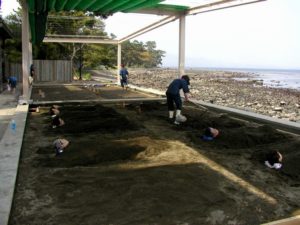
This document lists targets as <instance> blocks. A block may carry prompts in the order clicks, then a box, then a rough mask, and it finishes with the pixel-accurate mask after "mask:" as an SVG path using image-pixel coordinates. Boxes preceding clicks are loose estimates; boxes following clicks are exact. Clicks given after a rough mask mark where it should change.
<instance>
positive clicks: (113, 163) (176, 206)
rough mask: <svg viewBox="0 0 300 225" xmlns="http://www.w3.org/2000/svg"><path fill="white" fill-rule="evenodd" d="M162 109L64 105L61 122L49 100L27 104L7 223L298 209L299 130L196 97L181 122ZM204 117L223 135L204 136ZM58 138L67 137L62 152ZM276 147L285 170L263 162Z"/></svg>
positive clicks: (276, 213)
mask: <svg viewBox="0 0 300 225" xmlns="http://www.w3.org/2000/svg"><path fill="white" fill-rule="evenodd" d="M81 94H82V93H81ZM66 95H67V93H66ZM73 97H76V96H73ZM166 108H167V107H166V105H164V104H162V103H147V104H146V103H145V104H131V105H127V106H126V107H123V106H122V105H117V104H116V105H62V108H61V116H62V118H63V119H64V120H65V122H66V125H65V126H63V127H59V128H56V129H53V128H51V126H50V120H51V119H50V116H49V114H48V110H49V108H48V107H44V108H42V110H41V112H40V113H30V115H29V118H28V122H27V126H26V132H25V136H24V142H23V147H22V156H21V159H20V169H19V175H18V181H17V188H16V193H15V199H14V203H13V208H12V214H11V218H10V225H16V224H20V225H21V224H22V225H25V224H26V225H27V224H30V225H44V224H47V225H57V224H63V225H77V224H78V225H83V224H84V225H100V224H103V225H104V224H105V225H106V224H110V225H121V224H128V225H134V224H137V225H141V224H147V225H148V224H149V225H150V224H172V225H173V224H180V225H183V224H184V225H188V224H191V225H192V224H202V225H206V224H207V225H221V224H222V225H224V224H229V225H255V224H260V223H263V222H268V221H272V220H275V219H281V218H286V217H289V216H292V215H299V214H300V180H299V178H300V164H299V161H300V152H299V149H300V138H299V136H293V135H291V134H288V133H282V132H280V131H277V130H274V129H273V128H271V127H269V126H266V125H262V124H255V123H248V122H246V121H242V120H238V119H235V118H232V117H229V116H228V115H226V114H218V113H213V112H209V111H206V110H203V109H201V108H197V107H195V106H194V105H190V104H185V107H184V110H183V114H185V115H186V116H187V118H188V120H187V122H186V123H185V124H182V125H181V126H176V125H174V124H171V123H169V122H168V121H167V119H166V116H167V110H166ZM207 126H213V127H217V128H218V129H220V130H221V134H220V136H219V137H218V138H217V139H215V140H213V141H210V142H205V141H203V140H201V138H200V136H201V135H202V133H203V129H204V128H205V127H207ZM58 137H64V138H67V139H68V140H70V141H71V144H70V146H69V147H68V149H67V150H66V151H65V152H64V153H63V154H62V155H61V156H55V152H54V149H53V147H52V142H53V140H54V139H56V138H58ZM272 149H278V150H280V151H281V153H282V154H283V157H284V165H283V168H282V169H281V170H280V171H275V170H272V169H269V168H266V167H265V166H264V165H263V163H262V159H263V155H264V154H265V153H266V152H268V151H269V150H272Z"/></svg>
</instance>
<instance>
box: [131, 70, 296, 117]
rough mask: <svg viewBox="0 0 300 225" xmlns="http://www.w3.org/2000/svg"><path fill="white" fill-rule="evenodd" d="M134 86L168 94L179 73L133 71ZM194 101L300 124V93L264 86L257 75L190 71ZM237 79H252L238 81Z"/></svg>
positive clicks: (188, 72) (188, 73)
mask: <svg viewBox="0 0 300 225" xmlns="http://www.w3.org/2000/svg"><path fill="white" fill-rule="evenodd" d="M129 71H130V83H131V84H134V85H137V86H142V87H146V88H153V89H157V90H160V91H165V90H166V88H167V86H168V84H169V83H170V82H171V81H172V80H173V79H175V78H177V76H178V73H177V71H176V70H174V69H148V70H144V69H130V70H129ZM186 74H187V75H189V76H190V78H191V94H192V98H193V99H196V100H201V101H205V102H210V103H213V104H217V105H222V106H227V107H231V108H237V109H242V110H246V111H251V112H255V113H259V114H262V115H267V116H271V117H273V118H278V119H283V120H288V121H294V122H298V123H300V91H297V90H293V89H283V88H273V87H265V86H263V81H262V80H253V79H251V77H252V76H253V75H254V74H251V73H243V72H229V71H205V70H201V71H200V70H198V71H196V70H189V71H186ZM237 78H248V79H243V80H238V79H237Z"/></svg>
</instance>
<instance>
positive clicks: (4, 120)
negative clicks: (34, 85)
mask: <svg viewBox="0 0 300 225" xmlns="http://www.w3.org/2000/svg"><path fill="white" fill-rule="evenodd" d="M18 95H19V94H18V92H16V94H13V93H11V92H8V91H7V90H5V91H3V92H2V93H0V140H1V139H2V137H3V135H4V133H5V131H6V129H7V126H8V125H9V122H10V121H11V119H12V117H13V115H14V114H15V110H16V107H17V103H18Z"/></svg>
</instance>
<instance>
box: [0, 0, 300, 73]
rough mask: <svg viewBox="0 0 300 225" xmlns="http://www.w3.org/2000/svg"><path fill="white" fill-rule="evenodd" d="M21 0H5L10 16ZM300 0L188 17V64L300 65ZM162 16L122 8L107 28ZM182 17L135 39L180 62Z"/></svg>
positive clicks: (169, 62)
mask: <svg viewBox="0 0 300 225" xmlns="http://www.w3.org/2000/svg"><path fill="white" fill-rule="evenodd" d="M17 5H18V4H17V2H16V0H2V6H1V8H2V9H1V11H2V15H3V16H4V17H5V16H6V15H8V14H9V13H10V12H12V10H13V9H14V8H16V7H17ZM299 11H300V1H299V0H267V1H263V2H260V3H255V4H250V5H244V6H239V7H235V8H230V9H224V10H218V11H214V12H208V13H202V14H197V15H194V16H187V17H186V33H185V38H186V42H185V47H186V49H185V64H186V67H223V68H224V67H225V68H259V69H262V68H266V69H300V41H299V40H300V13H299ZM161 18H162V17H159V16H154V15H141V14H124V13H117V14H114V15H113V16H110V17H108V18H107V19H106V20H105V21H104V22H105V24H106V28H105V30H106V32H108V33H113V34H115V35H116V36H117V38H122V37H124V36H126V35H128V34H131V33H133V32H134V31H136V30H139V29H141V28H143V27H144V26H146V25H149V24H151V23H153V22H155V21H157V20H159V19H161ZM178 31H179V22H178V20H176V21H174V22H171V23H169V24H167V25H165V26H163V27H160V28H158V29H156V30H153V31H150V32H148V33H146V34H143V35H141V36H138V37H137V38H134V40H138V41H142V42H144V43H145V42H146V41H155V42H156V44H157V49H160V50H164V51H166V54H165V57H164V59H163V66H165V67H177V66H178V49H179V33H178Z"/></svg>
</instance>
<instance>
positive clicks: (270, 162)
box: [265, 150, 283, 170]
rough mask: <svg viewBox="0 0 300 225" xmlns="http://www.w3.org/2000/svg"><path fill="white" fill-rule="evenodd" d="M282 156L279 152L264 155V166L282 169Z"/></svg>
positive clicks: (274, 151)
mask: <svg viewBox="0 0 300 225" xmlns="http://www.w3.org/2000/svg"><path fill="white" fill-rule="evenodd" d="M282 159H283V157H282V155H281V153H280V152H279V151H276V150H273V151H270V152H268V153H267V154H266V156H265V165H266V166H267V167H269V168H271V169H277V170H278V169H280V168H281V167H282Z"/></svg>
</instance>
